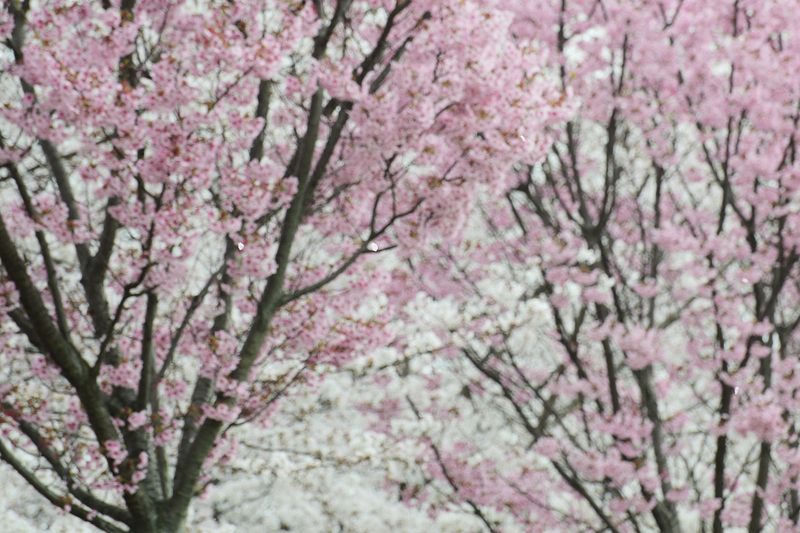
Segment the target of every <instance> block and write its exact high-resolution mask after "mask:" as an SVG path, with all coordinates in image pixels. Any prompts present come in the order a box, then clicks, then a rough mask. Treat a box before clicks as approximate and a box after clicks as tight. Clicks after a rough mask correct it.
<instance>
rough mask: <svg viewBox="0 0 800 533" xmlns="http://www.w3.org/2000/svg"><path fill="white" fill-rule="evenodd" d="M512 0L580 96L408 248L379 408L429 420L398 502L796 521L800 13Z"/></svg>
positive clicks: (517, 525) (727, 522)
mask: <svg viewBox="0 0 800 533" xmlns="http://www.w3.org/2000/svg"><path fill="white" fill-rule="evenodd" d="M507 4H508V5H509V7H511V8H513V9H514V10H515V12H516V14H517V19H516V21H515V23H514V25H513V31H514V32H516V33H517V34H518V35H525V36H530V37H534V38H535V39H536V40H537V42H538V43H539V44H540V46H542V47H543V48H544V49H545V51H546V52H548V53H549V54H550V56H551V58H554V60H555V61H556V62H557V64H558V65H559V66H558V68H559V70H560V79H561V84H562V88H563V93H564V94H565V95H567V96H570V97H574V100H575V101H576V102H577V104H578V106H579V107H578V109H577V112H576V114H575V118H574V119H572V120H569V121H568V122H567V123H566V124H565V125H564V126H563V127H557V128H554V130H553V131H554V135H556V140H555V142H554V143H553V144H552V146H551V147H550V149H549V151H548V154H547V156H546V157H545V159H544V160H543V161H541V162H538V163H535V164H532V165H522V164H521V165H519V166H518V167H517V170H518V180H517V182H516V183H515V184H514V185H512V186H510V187H509V188H508V190H507V191H506V192H507V194H506V196H505V198H503V197H502V196H501V198H500V199H499V200H498V199H497V195H496V194H495V195H486V196H485V199H484V200H483V201H482V202H481V206H480V209H479V211H478V213H479V216H480V220H478V219H475V220H474V221H473V222H472V227H473V229H472V230H471V231H470V232H468V238H467V239H466V240H465V241H463V242H462V243H461V244H458V245H456V244H453V243H451V242H447V241H444V240H442V241H439V242H438V243H436V247H437V248H438V252H437V253H434V254H425V255H422V256H416V257H411V258H410V265H411V268H410V270H409V282H410V283H412V285H413V286H416V287H418V288H420V289H422V290H423V291H424V293H425V294H426V296H417V297H415V298H413V299H412V300H411V301H410V302H409V304H408V305H409V307H408V309H407V315H408V317H409V320H410V321H411V323H416V324H417V330H416V333H414V332H412V331H409V332H407V335H406V339H405V341H403V343H404V344H403V346H404V349H405V350H406V353H407V357H408V362H407V370H410V373H409V375H408V376H407V377H406V378H405V381H406V384H405V385H403V384H398V385H396V387H397V390H395V391H392V392H391V393H390V394H387V395H386V396H384V397H383V398H382V399H376V401H375V402H374V407H375V408H376V409H377V410H378V412H379V413H384V414H385V413H391V415H390V416H391V417H392V418H402V419H404V420H407V421H412V420H414V419H415V418H416V419H419V420H420V428H419V429H417V430H416V431H410V432H407V433H406V435H407V437H408V438H410V439H412V440H416V441H417V442H418V443H419V446H420V450H421V453H426V454H427V460H428V464H429V471H428V472H427V473H426V474H425V475H424V476H422V477H421V478H420V479H418V480H417V482H416V484H415V486H413V487H409V488H408V489H407V494H406V497H407V498H408V500H409V501H410V502H413V503H414V504H415V505H427V506H429V507H430V508H431V509H432V510H434V511H435V510H437V509H452V508H453V505H456V506H458V507H459V508H462V509H464V510H466V511H468V512H471V513H472V514H474V516H475V523H476V527H484V528H488V529H489V530H493V531H516V530H520V531H522V530H527V531H530V530H537V531H540V530H569V531H578V530H581V531H584V530H585V531H601V530H602V531H654V530H659V531H669V532H674V531H682V530H686V531H714V532H721V531H725V530H729V529H735V528H742V529H746V530H748V531H751V532H756V531H762V530H770V531H795V530H797V528H798V527H800V526H799V525H798V524H800V521H799V519H800V497H799V496H798V488H799V487H798V474H800V454H799V453H798V442H799V440H798V434H797V424H798V420H797V413H798V407H800V406H799V405H798V392H800V382H798V372H797V367H798V345H799V344H798V332H797V326H798V323H800V313H798V303H799V302H798V297H799V296H800V293H799V292H798V291H799V290H800V283H798V279H799V278H798V265H797V263H798V244H800V240H798V239H800V233H798V228H800V219H798V206H799V205H800V203H799V202H800V198H798V187H800V179H799V178H800V174H799V172H800V162H798V160H797V155H796V152H797V148H796V145H797V140H798V139H797V136H798V118H799V117H800V114H799V113H800V107H799V106H800V85H798V83H797V80H796V77H795V75H794V73H795V72H797V71H798V68H799V67H800V64H798V62H799V61H800V40H798V33H800V32H799V31H798V30H800V27H798V23H797V19H796V17H793V16H792V13H793V7H796V6H795V5H794V4H793V3H792V2H784V1H780V0H770V1H758V2H755V1H742V0H735V1H733V0H732V1H725V2H702V1H693V0H672V1H649V0H644V1H639V2H627V1H613V0H612V1H607V0H586V1H583V0H559V1H531V2H527V3H525V4H522V3H512V2H508V3H507ZM420 316H422V317H424V318H423V320H419V318H418V317H420ZM423 387H425V388H423ZM394 426H397V424H394ZM387 431H393V432H394V433H395V434H400V433H402V432H401V431H400V430H399V429H398V428H397V427H395V428H387Z"/></svg>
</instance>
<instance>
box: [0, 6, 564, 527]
mask: <svg viewBox="0 0 800 533" xmlns="http://www.w3.org/2000/svg"><path fill="white" fill-rule="evenodd" d="M5 5H6V8H4V10H3V12H2V14H0V37H2V39H3V42H4V45H5V49H4V51H3V52H2V55H0V61H2V74H1V75H0V76H1V78H0V79H1V81H0V83H2V88H3V89H2V97H1V98H2V105H0V125H2V127H1V129H0V132H1V136H0V163H1V164H2V174H0V175H1V176H2V178H3V179H2V183H1V184H0V187H1V188H2V191H0V194H1V195H2V205H3V209H2V215H0V263H1V264H2V278H1V280H2V291H1V293H2V297H0V305H1V306H2V313H3V316H4V320H3V321H2V326H0V343H1V344H2V354H3V355H2V360H3V364H2V370H1V371H0V372H2V378H0V383H1V384H0V391H1V392H2V393H1V394H0V396H1V397H2V410H1V411H0V428H2V436H0V458H2V459H3V460H4V461H5V462H6V463H7V464H8V465H10V466H11V467H12V468H13V469H14V470H16V472H17V473H18V474H19V475H20V476H21V477H22V478H23V479H24V480H25V481H26V482H27V483H28V484H29V485H30V486H31V487H33V489H35V490H36V491H37V492H38V493H39V494H40V495H41V496H43V497H44V498H46V499H47V500H48V501H50V502H51V503H52V504H53V505H55V506H58V507H61V508H63V509H65V510H66V511H68V512H69V513H71V514H72V515H75V516H76V517H78V518H80V519H82V520H85V521H87V522H89V523H91V524H93V525H94V526H96V527H98V528H100V529H101V530H104V531H142V532H146V531H165V532H169V531H179V530H181V529H182V528H183V527H184V524H185V522H186V517H187V512H188V509H189V506H190V504H191V502H192V501H193V499H194V498H195V497H196V496H197V495H198V494H199V493H201V492H202V491H203V490H204V489H205V488H206V487H208V486H209V485H210V484H213V483H214V482H215V479H216V477H217V475H218V474H219V472H220V469H219V467H220V465H224V464H225V463H226V462H228V461H230V460H231V458H232V457H233V455H234V453H235V450H236V435H237V431H238V428H239V427H241V426H244V427H247V426H254V427H260V426H264V427H266V428H268V427H269V424H270V423H271V420H273V419H274V414H275V412H276V411H277V410H278V409H279V405H280V400H281V399H282V398H286V397H290V396H291V395H292V394H294V393H296V392H295V391H301V390H305V389H307V388H308V387H313V386H315V385H316V384H317V383H318V382H319V381H320V379H322V377H323V376H324V375H325V373H326V372H328V371H330V370H335V369H337V368H339V367H341V366H342V365H344V364H346V363H347V362H348V361H349V360H350V359H352V358H353V357H354V356H356V355H359V354H362V353H366V352H369V351H370V350H372V349H374V348H376V347H380V346H385V345H387V344H389V343H390V342H391V338H392V334H393V333H392V329H391V328H390V327H389V326H388V325H387V322H388V320H389V319H390V318H391V316H392V314H393V313H392V306H393V305H394V304H395V300H396V298H393V297H391V294H392V291H393V290H394V289H393V287H396V281H395V278H394V275H393V273H394V269H390V268H386V267H385V266H384V265H383V263H382V262H381V261H378V260H377V257H376V256H382V255H386V254H385V252H388V251H389V250H395V249H397V250H413V249H419V248H421V247H424V246H426V245H427V244H428V242H429V241H430V240H431V239H445V240H447V239H457V238H458V237H459V236H460V229H461V227H462V226H463V224H464V221H465V219H466V217H465V214H466V213H467V212H468V210H469V206H470V205H471V204H472V203H473V200H474V198H475V197H476V194H477V192H476V191H478V189H479V188H480V186H481V185H482V184H490V183H492V184H495V185H497V186H500V187H504V186H505V185H506V184H507V183H508V180H509V179H510V177H511V176H512V173H511V172H510V170H511V163H512V162H518V161H521V162H529V163H530V162H533V161H535V160H536V159H537V158H538V157H539V156H540V155H541V154H542V152H543V150H544V147H545V142H544V139H545V137H544V134H543V128H544V127H545V126H546V125H547V124H550V123H553V122H554V121H556V120H558V119H559V117H560V116H561V114H562V112H563V107H564V106H563V105H562V104H563V99H562V98H560V96H559V95H560V94H561V89H560V88H559V87H558V85H557V84H552V83H551V82H550V81H548V78H547V76H545V75H544V74H543V73H542V71H541V61H542V60H543V56H541V55H540V54H539V52H538V51H537V50H536V49H535V48H534V47H531V46H530V39H528V38H524V37H514V36H513V34H512V33H511V32H510V31H509V28H510V25H511V24H512V21H513V16H512V14H511V13H510V12H508V11H507V10H506V8H505V6H503V5H500V4H499V3H497V2H473V1H462V0H458V1H457V0H452V1H451V0H444V1H423V0H419V1H417V0H413V1H412V0H397V1H392V0H382V1H375V0H371V1H366V0H364V1H360V0H337V1H332V0H331V1H322V0H315V1H313V2H308V1H302V2H301V1H285V0H275V1H272V0H262V1H249V0H220V1H216V0H207V1H201V2H188V1H182V0H140V1H135V0H119V1H113V0H101V1H98V2H72V1H68V0H52V1H48V0H41V1H40V0H10V1H9V2H6V3H5ZM387 295H389V296H387Z"/></svg>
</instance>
